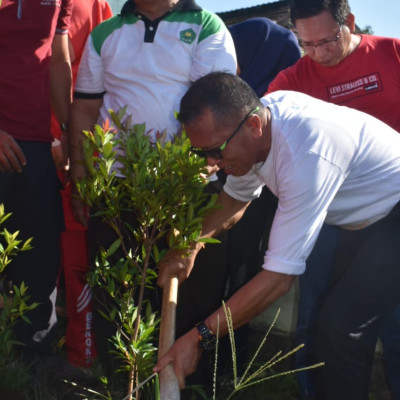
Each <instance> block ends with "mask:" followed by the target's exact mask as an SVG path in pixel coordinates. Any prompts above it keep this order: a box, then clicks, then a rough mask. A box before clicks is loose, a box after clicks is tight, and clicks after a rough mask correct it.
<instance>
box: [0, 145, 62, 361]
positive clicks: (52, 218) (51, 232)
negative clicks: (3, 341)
mask: <svg viewBox="0 0 400 400" xmlns="http://www.w3.org/2000/svg"><path fill="white" fill-rule="evenodd" d="M19 144H20V146H21V148H22V150H23V151H24V154H25V156H26V158H27V165H26V167H24V168H23V171H22V172H21V173H18V174H17V173H15V174H8V173H2V174H0V176H1V178H0V179H1V181H0V186H1V187H2V190H1V192H2V195H1V196H0V197H1V198H0V202H4V205H5V210H6V212H7V213H8V212H11V213H12V216H11V218H10V219H9V220H8V221H7V222H6V226H7V229H8V230H9V231H11V232H14V231H17V230H18V231H20V233H19V236H18V239H22V240H26V239H28V238H30V237H33V240H32V246H33V249H32V250H29V251H26V252H23V253H20V254H18V255H17V256H16V257H15V259H13V260H12V263H11V264H10V265H9V267H7V269H6V273H8V274H9V275H10V277H11V279H12V280H13V282H14V284H16V285H17V286H19V285H20V284H21V283H22V282H24V283H25V284H26V286H27V287H28V295H29V296H30V299H29V302H30V303H31V302H37V303H39V305H38V307H37V308H36V309H34V310H33V311H31V312H29V313H27V315H26V316H27V317H28V318H29V319H30V321H31V323H29V324H28V323H24V322H21V323H19V324H18V325H17V327H16V335H17V339H18V340H19V341H21V342H22V343H24V344H25V346H24V352H25V353H32V355H34V354H33V353H34V352H39V353H42V352H49V351H50V348H49V343H48V342H49V341H50V339H51V336H50V335H49V332H50V331H51V329H52V327H53V326H54V325H55V323H56V316H55V309H54V301H55V294H56V292H55V290H56V282H57V277H58V272H59V266H60V231H61V230H62V228H63V217H62V205H61V197H60V188H61V185H60V182H59V180H58V177H57V174H56V169H55V165H54V162H53V159H52V156H51V151H50V143H48V144H47V143H34V142H20V143H19ZM3 184H4V186H3ZM7 184H8V187H7Z"/></svg>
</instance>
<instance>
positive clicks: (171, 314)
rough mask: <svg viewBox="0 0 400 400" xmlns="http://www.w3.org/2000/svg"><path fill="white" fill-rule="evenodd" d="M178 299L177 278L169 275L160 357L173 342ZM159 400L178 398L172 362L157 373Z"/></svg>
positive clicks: (164, 299)
mask: <svg viewBox="0 0 400 400" xmlns="http://www.w3.org/2000/svg"><path fill="white" fill-rule="evenodd" d="M177 301H178V278H177V277H176V276H173V277H171V278H170V279H169V280H168V281H167V284H166V285H165V287H164V293H163V302H162V309H161V325H160V337H159V345H158V355H159V357H162V356H163V355H164V354H165V353H166V352H167V351H168V350H169V349H170V348H171V346H172V345H173V344H174V342H175V319H176V306H177ZM159 378H160V395H161V400H179V399H180V390H179V383H178V379H177V378H176V375H175V371H174V367H173V365H172V364H169V365H167V366H166V367H165V368H163V369H162V371H160V373H159Z"/></svg>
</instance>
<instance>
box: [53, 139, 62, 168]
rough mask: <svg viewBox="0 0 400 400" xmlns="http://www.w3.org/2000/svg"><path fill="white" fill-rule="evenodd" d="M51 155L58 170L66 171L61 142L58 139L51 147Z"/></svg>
mask: <svg viewBox="0 0 400 400" xmlns="http://www.w3.org/2000/svg"><path fill="white" fill-rule="evenodd" d="M51 155H52V157H53V160H54V164H56V168H57V170H63V169H64V157H63V151H62V146H61V142H60V141H59V140H58V139H54V142H53V143H52V146H51Z"/></svg>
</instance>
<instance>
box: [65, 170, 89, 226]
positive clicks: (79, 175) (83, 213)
mask: <svg viewBox="0 0 400 400" xmlns="http://www.w3.org/2000/svg"><path fill="white" fill-rule="evenodd" d="M85 176H86V169H85V168H84V167H83V166H81V165H71V167H70V169H69V177H70V184H71V185H72V190H71V199H70V202H71V209H72V214H73V215H74V218H75V220H76V221H77V222H79V223H80V224H81V225H83V226H84V227H86V228H87V226H88V222H89V208H88V206H87V205H86V204H85V203H84V202H83V201H82V200H81V199H80V197H79V195H78V190H77V187H76V184H77V182H79V181H80V180H81V179H83V178H84V177H85Z"/></svg>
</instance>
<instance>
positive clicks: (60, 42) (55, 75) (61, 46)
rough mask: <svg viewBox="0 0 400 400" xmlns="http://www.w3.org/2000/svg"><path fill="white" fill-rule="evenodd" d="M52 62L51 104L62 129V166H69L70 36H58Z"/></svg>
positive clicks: (54, 40) (54, 44) (54, 39)
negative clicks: (67, 132) (67, 131)
mask: <svg viewBox="0 0 400 400" xmlns="http://www.w3.org/2000/svg"><path fill="white" fill-rule="evenodd" d="M51 49H52V55H51V61H50V94H51V104H52V108H53V111H54V114H55V116H56V118H57V121H58V122H59V123H60V126H63V128H62V129H61V138H60V140H61V143H60V146H61V150H62V159H63V160H62V164H63V165H66V164H67V154H68V148H67V138H66V131H65V128H66V126H65V124H66V123H67V121H68V113H69V109H70V106H71V102H72V73H71V63H70V57H69V49H68V35H67V34H56V35H54V38H53V43H52V47H51Z"/></svg>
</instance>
